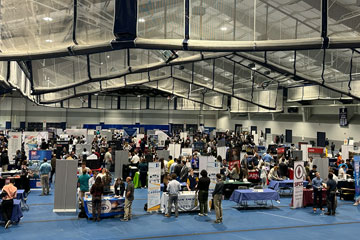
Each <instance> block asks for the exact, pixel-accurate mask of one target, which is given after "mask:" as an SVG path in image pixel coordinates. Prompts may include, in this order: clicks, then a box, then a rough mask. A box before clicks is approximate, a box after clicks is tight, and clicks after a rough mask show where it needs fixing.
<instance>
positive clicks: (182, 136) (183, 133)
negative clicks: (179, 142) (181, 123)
mask: <svg viewBox="0 0 360 240" xmlns="http://www.w3.org/2000/svg"><path fill="white" fill-rule="evenodd" d="M187 135H188V133H187V132H181V133H180V138H181V139H185V140H186V139H187Z"/></svg>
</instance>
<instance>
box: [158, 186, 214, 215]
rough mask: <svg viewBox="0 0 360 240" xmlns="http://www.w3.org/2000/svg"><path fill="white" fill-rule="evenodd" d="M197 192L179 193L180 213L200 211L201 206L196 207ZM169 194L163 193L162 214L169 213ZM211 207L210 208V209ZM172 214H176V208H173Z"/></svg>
mask: <svg viewBox="0 0 360 240" xmlns="http://www.w3.org/2000/svg"><path fill="white" fill-rule="evenodd" d="M195 197H196V195H195V191H183V192H180V193H179V198H178V206H179V212H190V211H198V210H200V206H199V204H198V205H197V206H195ZM168 200H169V194H168V193H163V194H162V196H161V207H160V210H161V212H162V213H167V211H168V210H167V209H168ZM209 207H210V206H208V208H209ZM209 210H210V208H209ZM171 211H172V212H175V206H172V209H171Z"/></svg>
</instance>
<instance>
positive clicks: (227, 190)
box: [224, 180, 252, 199]
mask: <svg viewBox="0 0 360 240" xmlns="http://www.w3.org/2000/svg"><path fill="white" fill-rule="evenodd" d="M251 184H252V183H250V182H240V181H231V180H229V181H225V182H224V197H225V199H229V198H230V196H231V194H232V193H233V192H234V190H236V189H239V187H245V188H249V187H250V186H251Z"/></svg>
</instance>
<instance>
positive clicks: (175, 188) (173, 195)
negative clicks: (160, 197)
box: [165, 173, 181, 217]
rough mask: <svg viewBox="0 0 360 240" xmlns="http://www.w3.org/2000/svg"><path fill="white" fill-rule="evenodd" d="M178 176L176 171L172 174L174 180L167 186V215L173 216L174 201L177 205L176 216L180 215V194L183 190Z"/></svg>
mask: <svg viewBox="0 0 360 240" xmlns="http://www.w3.org/2000/svg"><path fill="white" fill-rule="evenodd" d="M176 178H177V176H176V174H175V173H173V174H171V179H172V180H171V181H170V182H169V184H168V185H167V188H166V190H167V191H168V193H169V200H168V212H167V214H166V215H165V216H166V217H170V216H171V208H172V203H174V205H175V217H178V216H179V206H178V195H179V191H180V190H181V184H180V183H179V182H178V181H177V180H176Z"/></svg>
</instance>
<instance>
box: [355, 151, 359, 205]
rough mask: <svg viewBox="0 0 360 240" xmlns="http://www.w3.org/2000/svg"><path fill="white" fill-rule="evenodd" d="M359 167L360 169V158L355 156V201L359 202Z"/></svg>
mask: <svg viewBox="0 0 360 240" xmlns="http://www.w3.org/2000/svg"><path fill="white" fill-rule="evenodd" d="M359 167H360V156H359V155H355V156H354V170H355V173H354V177H355V199H356V200H357V199H358V198H359V197H360V176H359Z"/></svg>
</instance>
